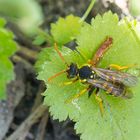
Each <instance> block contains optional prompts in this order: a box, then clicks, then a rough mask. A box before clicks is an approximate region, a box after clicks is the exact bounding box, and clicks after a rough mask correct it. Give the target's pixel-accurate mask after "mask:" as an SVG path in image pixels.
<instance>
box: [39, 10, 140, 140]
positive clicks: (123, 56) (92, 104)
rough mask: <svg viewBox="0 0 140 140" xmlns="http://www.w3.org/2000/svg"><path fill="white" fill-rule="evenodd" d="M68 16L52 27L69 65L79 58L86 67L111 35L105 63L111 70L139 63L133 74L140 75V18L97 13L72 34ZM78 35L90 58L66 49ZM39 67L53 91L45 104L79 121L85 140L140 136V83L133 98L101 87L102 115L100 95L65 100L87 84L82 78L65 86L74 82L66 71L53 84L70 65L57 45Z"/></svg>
mask: <svg viewBox="0 0 140 140" xmlns="http://www.w3.org/2000/svg"><path fill="white" fill-rule="evenodd" d="M72 18H73V21H75V20H76V19H78V18H77V17H74V16H72ZM68 20H69V16H68V17H66V18H65V19H63V20H62V18H61V19H59V20H58V22H57V23H56V24H55V25H54V24H53V26H52V27H53V28H52V29H51V33H52V36H53V38H54V40H55V41H54V42H57V43H58V44H59V49H60V50H61V52H62V54H63V56H64V58H65V60H66V61H67V63H68V64H70V63H71V62H75V63H76V64H78V66H82V65H83V64H85V63H87V61H88V60H89V59H92V57H93V55H94V54H95V52H96V50H97V48H98V47H99V46H100V44H101V43H102V42H103V41H104V40H105V38H106V37H107V36H110V37H112V38H113V45H112V47H111V48H110V49H109V50H108V51H107V53H106V54H105V55H104V56H103V59H102V60H101V61H100V63H99V67H101V68H106V67H107V66H109V64H118V65H131V64H137V65H136V67H133V68H131V69H129V70H128V71H127V72H130V73H132V74H133V75H138V69H139V67H140V62H139V59H140V47H139V42H140V41H139V32H138V30H137V29H138V28H139V27H140V26H139V23H138V22H136V21H135V20H134V21H129V19H127V18H124V19H122V20H121V21H119V19H118V17H117V15H116V14H112V13H111V12H107V13H105V14H104V15H103V16H100V15H97V16H96V18H95V19H94V18H93V19H92V21H91V24H88V23H86V22H84V21H82V22H76V23H75V24H73V30H74V28H76V29H75V30H76V31H74V33H69V26H70V25H69V24H71V20H72V19H71V20H70V22H68ZM60 23H61V24H60ZM77 24H79V26H78V27H79V28H77ZM61 25H62V26H61ZM64 25H65V26H64ZM54 26H55V28H54ZM77 29H78V32H77ZM55 35H56V36H57V37H55ZM59 35H60V36H59ZM73 36H74V37H73ZM72 39H75V40H76V42H77V44H78V45H77V50H78V51H79V52H80V53H81V54H83V55H84V56H85V58H86V59H85V60H84V59H83V58H82V57H81V56H80V55H79V54H78V53H77V52H76V51H72V50H71V49H69V48H66V47H63V46H64V44H65V43H68V42H70V41H71V40H72ZM36 68H37V69H38V71H39V73H38V74H39V75H38V78H39V79H40V80H43V81H44V82H45V84H46V86H47V90H46V91H45V92H44V93H43V95H44V96H45V98H44V104H46V105H48V106H49V107H50V113H51V115H52V116H53V118H54V119H59V120H60V121H63V120H65V119H66V118H67V117H69V118H70V119H71V120H73V121H75V122H76V124H75V129H76V131H77V133H80V134H81V139H83V140H93V139H95V140H96V139H98V140H106V139H115V140H124V139H127V140H131V139H135V140H138V139H139V137H140V135H139V127H140V125H138V124H139V117H140V113H139V111H138V110H139V109H138V106H139V98H140V97H139V96H140V95H139V89H140V86H139V84H138V85H137V86H136V87H134V88H133V89H132V90H133V94H134V97H133V98H132V99H131V100H125V99H122V98H116V97H112V96H108V95H106V94H105V92H104V91H101V92H100V94H101V97H102V98H103V100H104V106H105V113H104V116H103V117H101V114H100V111H99V106H98V103H97V102H96V100H95V98H94V96H92V97H90V98H88V94H87V93H85V94H84V95H83V96H81V97H80V98H78V99H77V100H74V101H72V102H71V103H69V104H67V103H66V102H65V101H66V100H67V99H69V98H71V97H72V96H74V95H75V94H77V93H79V92H80V91H81V90H82V89H84V88H85V85H84V84H82V83H81V82H76V83H75V84H71V85H67V86H60V85H61V83H64V82H67V81H69V79H68V78H67V76H66V74H62V75H60V76H58V77H56V78H54V79H53V80H52V81H51V82H50V83H49V82H48V78H49V77H51V76H52V75H55V74H56V73H58V72H60V71H62V70H64V69H66V65H65V63H64V62H63V61H62V60H61V59H60V57H59V56H58V54H57V53H56V52H55V50H54V47H53V45H52V47H50V48H46V49H44V50H43V51H42V52H41V53H40V55H39V58H38V62H37V64H36ZM58 83H59V84H58Z"/></svg>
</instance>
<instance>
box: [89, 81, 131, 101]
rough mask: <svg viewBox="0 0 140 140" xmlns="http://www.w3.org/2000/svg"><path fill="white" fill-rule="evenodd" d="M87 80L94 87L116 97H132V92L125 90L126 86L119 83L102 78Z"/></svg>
mask: <svg viewBox="0 0 140 140" xmlns="http://www.w3.org/2000/svg"><path fill="white" fill-rule="evenodd" d="M87 82H88V83H89V84H91V85H93V86H94V87H98V88H100V89H103V90H105V91H106V92H107V93H109V94H110V95H114V96H116V97H123V98H128V99H129V98H132V96H133V94H132V92H131V91H130V90H127V88H126V87H125V86H124V85H121V84H118V85H116V84H113V83H110V82H107V81H105V80H102V79H98V80H93V79H88V80H87Z"/></svg>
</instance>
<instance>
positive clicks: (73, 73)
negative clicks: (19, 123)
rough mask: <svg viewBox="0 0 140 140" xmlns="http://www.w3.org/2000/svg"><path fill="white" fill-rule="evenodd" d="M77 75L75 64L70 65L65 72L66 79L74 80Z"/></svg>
mask: <svg viewBox="0 0 140 140" xmlns="http://www.w3.org/2000/svg"><path fill="white" fill-rule="evenodd" d="M77 75H78V67H77V65H76V64H74V63H71V64H70V66H69V68H68V70H67V77H68V78H75V77H76V76H77Z"/></svg>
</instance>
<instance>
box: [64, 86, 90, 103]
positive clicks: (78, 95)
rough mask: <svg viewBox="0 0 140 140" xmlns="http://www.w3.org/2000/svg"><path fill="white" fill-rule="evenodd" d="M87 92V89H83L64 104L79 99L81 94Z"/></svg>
mask: <svg viewBox="0 0 140 140" xmlns="http://www.w3.org/2000/svg"><path fill="white" fill-rule="evenodd" d="M88 90H89V87H88V88H85V89H83V90H81V91H80V93H78V94H76V95H75V96H73V97H71V98H69V99H68V100H66V101H65V102H66V103H70V102H72V101H73V100H75V99H77V98H79V97H80V96H82V95H83V94H85V93H86V92H87V91H88Z"/></svg>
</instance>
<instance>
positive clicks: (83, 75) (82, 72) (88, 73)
mask: <svg viewBox="0 0 140 140" xmlns="http://www.w3.org/2000/svg"><path fill="white" fill-rule="evenodd" d="M79 77H80V79H81V80H84V79H88V78H90V79H92V78H94V73H93V71H92V69H91V68H90V66H83V67H81V68H80V69H79Z"/></svg>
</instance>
